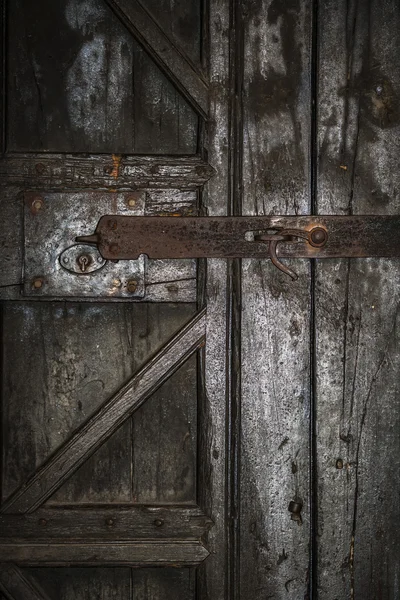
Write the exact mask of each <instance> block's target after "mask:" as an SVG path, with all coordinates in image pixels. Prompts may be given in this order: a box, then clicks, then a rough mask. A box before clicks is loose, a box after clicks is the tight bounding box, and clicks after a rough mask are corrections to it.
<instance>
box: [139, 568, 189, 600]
mask: <svg viewBox="0 0 400 600" xmlns="http://www.w3.org/2000/svg"><path fill="white" fill-rule="evenodd" d="M132 592H133V594H132V597H133V598H134V599H135V600H167V599H168V600H192V599H194V598H195V597H196V596H195V573H194V571H193V570H192V569H163V570H161V569H146V570H145V569H140V570H137V571H132Z"/></svg>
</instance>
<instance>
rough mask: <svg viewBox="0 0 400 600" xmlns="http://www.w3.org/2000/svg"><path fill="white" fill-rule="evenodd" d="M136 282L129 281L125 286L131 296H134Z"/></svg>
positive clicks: (133, 280)
mask: <svg viewBox="0 0 400 600" xmlns="http://www.w3.org/2000/svg"><path fill="white" fill-rule="evenodd" d="M137 286H138V282H137V281H136V280H135V279H130V280H129V281H128V283H127V284H126V289H127V290H128V292H130V293H131V294H134V293H135V292H136V290H137Z"/></svg>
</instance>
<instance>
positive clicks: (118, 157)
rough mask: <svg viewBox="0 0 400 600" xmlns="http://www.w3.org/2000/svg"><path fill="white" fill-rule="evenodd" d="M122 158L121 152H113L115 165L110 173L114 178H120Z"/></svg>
mask: <svg viewBox="0 0 400 600" xmlns="http://www.w3.org/2000/svg"><path fill="white" fill-rule="evenodd" d="M121 159H122V155H121V154H112V162H113V166H112V171H111V173H110V176H111V177H114V179H118V177H119V170H120V167H121Z"/></svg>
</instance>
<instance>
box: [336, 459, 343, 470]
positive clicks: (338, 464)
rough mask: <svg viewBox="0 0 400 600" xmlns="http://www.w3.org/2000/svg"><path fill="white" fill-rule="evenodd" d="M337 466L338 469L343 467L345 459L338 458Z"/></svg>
mask: <svg viewBox="0 0 400 600" xmlns="http://www.w3.org/2000/svg"><path fill="white" fill-rule="evenodd" d="M336 468H337V469H343V460H342V459H341V458H338V459H337V461H336Z"/></svg>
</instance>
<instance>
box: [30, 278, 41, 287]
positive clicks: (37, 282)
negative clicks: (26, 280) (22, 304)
mask: <svg viewBox="0 0 400 600" xmlns="http://www.w3.org/2000/svg"><path fill="white" fill-rule="evenodd" d="M42 286H43V279H40V277H37V278H36V279H34V280H33V281H32V287H33V288H34V289H35V290H40V288H41V287H42Z"/></svg>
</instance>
